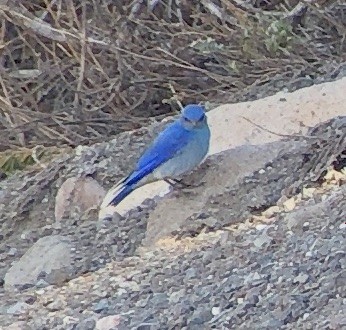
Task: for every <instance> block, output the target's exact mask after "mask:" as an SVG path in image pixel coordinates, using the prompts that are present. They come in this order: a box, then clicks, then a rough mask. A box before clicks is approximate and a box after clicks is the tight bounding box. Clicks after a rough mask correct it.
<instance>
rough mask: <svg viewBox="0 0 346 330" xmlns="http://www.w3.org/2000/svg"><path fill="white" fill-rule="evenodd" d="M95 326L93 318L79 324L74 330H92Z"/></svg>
mask: <svg viewBox="0 0 346 330" xmlns="http://www.w3.org/2000/svg"><path fill="white" fill-rule="evenodd" d="M95 326H96V321H95V319H94V318H92V317H89V318H87V319H85V320H83V321H81V322H79V323H78V324H77V325H76V327H75V330H94V329H95Z"/></svg>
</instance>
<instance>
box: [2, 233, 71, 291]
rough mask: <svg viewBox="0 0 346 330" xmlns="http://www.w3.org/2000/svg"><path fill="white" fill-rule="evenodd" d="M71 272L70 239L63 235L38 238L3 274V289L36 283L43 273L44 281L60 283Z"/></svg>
mask: <svg viewBox="0 0 346 330" xmlns="http://www.w3.org/2000/svg"><path fill="white" fill-rule="evenodd" d="M72 272H73V261H72V257H71V241H70V239H69V238H67V237H64V236H59V235H56V236H46V237H42V238H40V239H39V240H38V241H37V242H36V243H35V244H34V245H33V246H32V247H31V248H30V249H29V250H28V251H27V252H26V253H25V254H24V255H23V256H22V257H21V258H20V259H19V260H18V261H17V262H16V263H14V264H13V265H12V267H11V268H10V269H9V270H8V271H7V273H6V275H5V289H6V290H12V289H14V288H16V287H19V288H23V287H25V286H33V285H36V283H37V281H39V279H40V278H42V274H45V275H46V276H45V278H43V279H44V280H45V281H47V282H48V283H50V284H60V283H63V282H64V281H65V280H66V279H68V278H69V277H70V276H71V274H72Z"/></svg>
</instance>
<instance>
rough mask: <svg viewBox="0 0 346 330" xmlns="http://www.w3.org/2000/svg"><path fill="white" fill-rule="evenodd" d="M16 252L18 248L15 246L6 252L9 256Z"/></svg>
mask: <svg viewBox="0 0 346 330" xmlns="http://www.w3.org/2000/svg"><path fill="white" fill-rule="evenodd" d="M17 253H18V250H17V249H16V248H10V250H9V251H8V252H7V254H8V255H9V256H11V257H14V256H15V255H16V254H17Z"/></svg>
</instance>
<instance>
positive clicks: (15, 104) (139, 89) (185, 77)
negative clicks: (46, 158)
mask: <svg viewBox="0 0 346 330" xmlns="http://www.w3.org/2000/svg"><path fill="white" fill-rule="evenodd" d="M318 3H319V2H317V1H309V2H306V3H305V2H304V3H303V2H299V1H296V2H295V3H293V4H292V2H291V3H290V2H288V1H276V2H275V4H273V8H271V9H272V10H263V9H261V8H260V7H261V4H260V3H258V2H256V1H246V2H243V1H238V0H229V1H226V0H219V1H216V0H215V1H212V0H204V1H183V0H165V1H153V0H151V1H139V0H138V1H133V0H131V1H130V0H124V1H111V0H102V1H97V2H96V1H86V0H85V1H83V0H82V1H77V0H65V1H63V0H41V1H27V0H17V1H7V2H6V1H5V2H2V3H1V5H0V19H1V35H0V38H1V53H0V54H1V55H0V61H1V62H0V63H1V65H0V70H1V71H0V105H1V106H0V151H1V150H6V149H9V148H15V147H18V146H21V147H26V148H33V147H34V146H36V145H38V144H40V145H41V144H42V145H44V146H61V145H68V146H72V147H73V146H76V145H79V144H90V143H95V142H98V141H103V140H107V139H110V137H111V136H113V135H115V134H117V133H119V132H122V131H125V130H130V129H134V128H137V127H140V126H141V125H143V124H145V123H147V122H148V120H150V119H149V118H151V117H159V118H160V116H162V115H165V114H167V113H169V112H170V111H171V106H170V103H172V101H171V98H172V96H174V98H175V99H177V100H179V101H181V102H182V103H188V102H195V101H196V100H197V101H202V102H206V101H211V102H214V103H221V102H226V101H237V100H242V98H244V95H246V92H247V91H248V90H249V89H251V88H253V86H260V85H263V84H266V83H268V82H272V81H275V79H279V78H278V77H281V78H282V76H286V77H288V78H290V79H294V78H295V77H300V76H305V75H311V76H315V75H318V74H324V73H326V72H325V71H326V70H327V69H326V68H325V63H326V61H328V62H329V63H332V64H331V65H332V67H333V68H335V67H337V65H338V63H341V62H342V61H344V60H345V45H344V39H345V18H344V14H345V9H346V8H345V6H346V5H345V3H344V2H343V1H341V0H340V1H332V2H331V1H327V2H325V3H324V4H322V5H318ZM298 5H304V6H305V7H304V10H305V11H302V10H301V9H300V11H299V10H298V9H299V8H298V9H297V6H298ZM302 12H304V14H301V13H302ZM298 14H299V15H301V16H302V17H300V19H299V22H298V23H297V22H296V21H297V20H294V18H296V17H298V16H297V15H298ZM329 69H330V67H329ZM281 78H280V79H281ZM171 87H172V88H173V89H174V90H175V91H176V94H175V95H172V93H171V90H172V88H171ZM174 106H175V107H176V108H177V106H176V104H175V103H174ZM177 109H178V108H177Z"/></svg>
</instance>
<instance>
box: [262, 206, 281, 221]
mask: <svg viewBox="0 0 346 330" xmlns="http://www.w3.org/2000/svg"><path fill="white" fill-rule="evenodd" d="M279 212H280V207H279V206H277V205H274V206H271V207H269V208H267V209H266V210H265V211H264V212H263V215H264V216H265V217H267V218H271V217H272V216H274V215H275V214H277V213H279Z"/></svg>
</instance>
